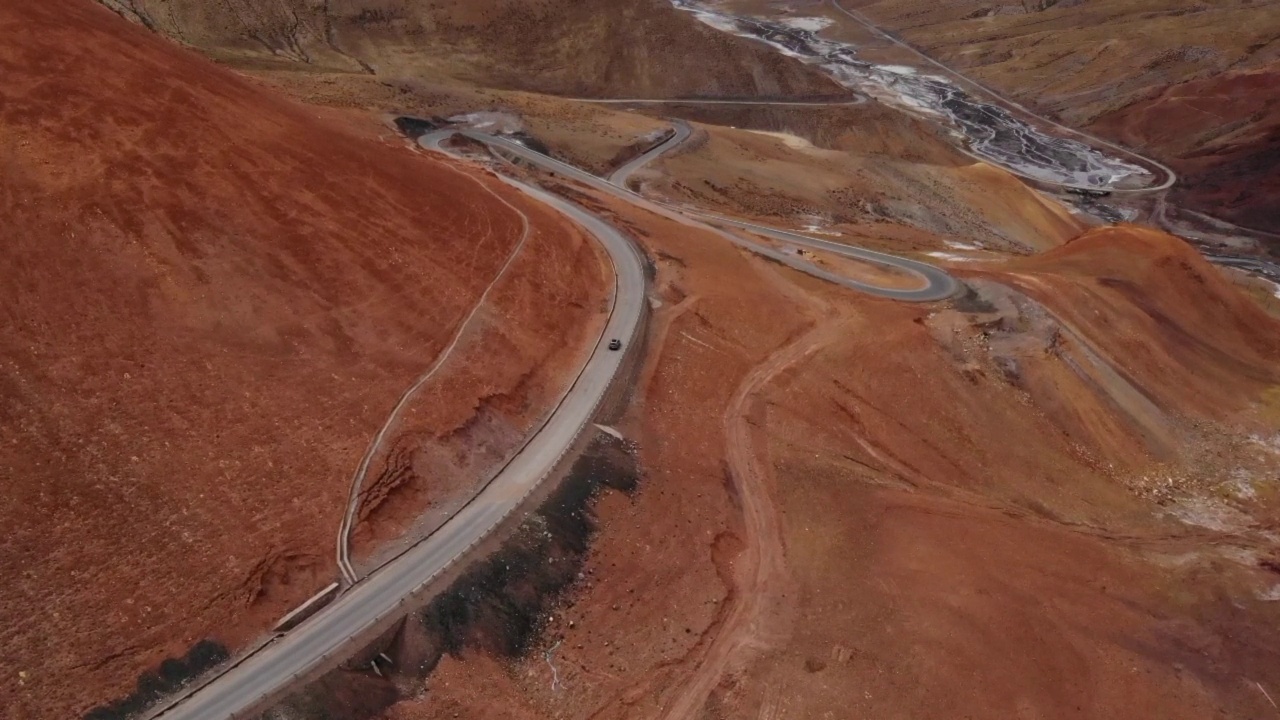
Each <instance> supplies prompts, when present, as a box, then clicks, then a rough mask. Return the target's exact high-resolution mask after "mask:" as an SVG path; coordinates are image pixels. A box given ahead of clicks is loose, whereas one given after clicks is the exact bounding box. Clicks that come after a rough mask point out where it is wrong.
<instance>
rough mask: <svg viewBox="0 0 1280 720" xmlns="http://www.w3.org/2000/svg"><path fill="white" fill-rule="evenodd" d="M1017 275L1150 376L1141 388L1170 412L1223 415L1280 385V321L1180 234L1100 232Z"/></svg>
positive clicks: (1016, 267)
mask: <svg viewBox="0 0 1280 720" xmlns="http://www.w3.org/2000/svg"><path fill="white" fill-rule="evenodd" d="M1007 267H1008V268H1009V269H1010V270H1011V271H1012V272H1013V273H1014V275H1013V277H1012V278H1010V279H1011V280H1013V281H1014V282H1015V284H1018V285H1019V286H1021V287H1022V288H1023V289H1024V290H1026V291H1027V292H1029V293H1030V294H1032V295H1033V296H1036V297H1038V298H1040V299H1041V300H1042V301H1044V302H1046V304H1049V305H1050V306H1051V307H1052V308H1053V309H1054V311H1055V312H1056V313H1057V314H1058V315H1059V317H1061V318H1062V319H1063V320H1065V321H1067V322H1069V323H1071V324H1073V325H1075V326H1076V327H1078V328H1092V329H1093V330H1091V331H1090V332H1088V336H1089V337H1090V338H1092V339H1093V340H1094V341H1095V342H1097V343H1098V344H1099V345H1100V346H1101V347H1103V348H1104V349H1105V350H1106V351H1107V352H1108V354H1110V355H1111V356H1112V357H1113V358H1115V359H1116V360H1118V361H1119V362H1121V363H1122V364H1124V365H1125V366H1127V367H1129V368H1130V369H1132V370H1134V371H1135V372H1138V373H1139V374H1145V376H1146V380H1147V381H1146V382H1144V383H1141V384H1142V385H1143V387H1145V388H1147V389H1148V391H1149V392H1150V393H1152V394H1154V395H1155V396H1156V399H1158V400H1161V401H1162V403H1161V404H1163V405H1164V406H1165V407H1166V408H1176V409H1181V410H1183V411H1185V412H1195V413H1209V414H1219V413H1221V412H1223V411H1227V410H1228V409H1229V408H1238V407H1240V406H1241V405H1242V404H1243V403H1246V402H1248V401H1249V400H1251V399H1253V398H1255V397H1256V396H1257V394H1258V393H1259V392H1260V391H1262V390H1263V389H1265V388H1267V387H1269V386H1270V385H1271V384H1274V383H1276V382H1280V322H1277V321H1276V320H1275V319H1274V318H1273V317H1271V316H1270V315H1268V314H1267V313H1266V312H1265V311H1264V310H1263V309H1262V308H1261V307H1259V306H1258V305H1257V304H1256V303H1254V302H1253V301H1252V300H1250V299H1249V298H1248V297H1246V296H1245V295H1243V294H1242V293H1241V292H1239V291H1238V289H1237V288H1235V287H1234V286H1233V285H1232V284H1231V283H1230V282H1229V281H1228V280H1227V279H1226V278H1225V277H1223V275H1222V273H1221V272H1220V271H1219V270H1217V269H1216V268H1214V267H1213V266H1212V265H1211V264H1210V263H1209V262H1208V261H1206V260H1205V259H1204V258H1203V257H1202V256H1201V255H1200V254H1199V253H1198V252H1196V251H1195V249H1194V248H1192V247H1191V246H1190V245H1187V244H1186V243H1185V242H1183V241H1181V240H1179V239H1178V238H1176V237H1174V236H1172V235H1169V234H1167V233H1164V232H1160V231H1158V230H1152V229H1150V228H1144V227H1138V226H1133V225H1121V226H1117V227H1104V228H1096V229H1093V230H1090V231H1088V232H1086V233H1084V234H1083V235H1081V236H1080V237H1078V238H1076V239H1074V240H1072V241H1071V242H1069V243H1067V244H1066V245H1063V246H1061V247H1058V248H1055V249H1053V250H1050V251H1049V252H1046V253H1044V254H1042V255H1038V256H1034V257H1028V258H1023V259H1019V260H1015V261H1012V262H1010V263H1009V264H1008V266H1007ZM1100 318H1105V322H1101V321H1100ZM1100 328H1105V329H1106V331H1104V332H1098V331H1097V329H1100Z"/></svg>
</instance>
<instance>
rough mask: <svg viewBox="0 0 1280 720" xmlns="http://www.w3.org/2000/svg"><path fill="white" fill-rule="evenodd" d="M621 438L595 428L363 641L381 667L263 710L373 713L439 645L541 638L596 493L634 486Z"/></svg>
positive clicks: (578, 565)
mask: <svg viewBox="0 0 1280 720" xmlns="http://www.w3.org/2000/svg"><path fill="white" fill-rule="evenodd" d="M632 450H633V449H632V448H630V447H629V446H628V445H627V444H626V443H625V442H624V441H622V440H618V439H616V438H614V437H613V436H612V435H608V434H606V433H600V434H599V436H598V437H597V438H596V439H595V440H594V441H593V442H592V443H591V445H590V446H589V447H588V448H587V450H586V452H584V453H583V454H582V456H581V457H580V458H578V460H577V461H576V462H575V463H574V464H573V467H572V468H571V469H570V471H569V474H568V477H566V478H565V479H564V480H563V481H562V482H561V483H560V485H559V487H557V488H556V490H555V491H554V492H553V494H552V495H551V496H550V497H549V498H548V499H547V501H546V502H545V503H543V505H542V506H541V507H540V508H539V509H538V511H537V512H536V513H534V514H533V515H531V516H530V517H529V518H528V519H527V520H525V521H524V522H523V523H521V525H520V527H519V528H518V529H517V530H516V532H515V534H514V535H513V536H512V537H511V538H510V539H509V540H507V541H506V542H505V543H504V544H503V545H502V548H501V549H500V550H499V551H498V552H497V553H495V554H494V555H492V556H490V557H489V558H487V559H485V560H483V561H481V562H479V563H476V564H475V565H474V566H473V567H472V568H471V569H470V570H468V571H467V572H466V573H464V574H463V575H462V576H461V577H460V578H458V579H457V580H456V581H455V582H454V583H453V585H452V586H451V587H450V588H449V589H448V590H447V591H445V592H444V593H442V594H440V595H438V596H436V597H435V598H434V599H432V600H431V602H430V604H429V605H427V607H426V608H424V609H422V610H420V611H418V612H416V613H414V614H413V615H411V616H410V618H409V619H408V620H407V621H406V622H404V623H403V624H402V626H401V628H400V629H399V631H398V632H395V633H393V635H392V636H390V637H387V638H384V639H382V640H379V641H378V642H377V643H375V645H376V646H377V647H372V646H371V647H368V648H361V649H359V651H358V652H353V653H352V655H353V656H355V655H357V654H360V653H361V652H363V653H364V656H367V657H372V656H374V655H377V654H378V653H383V654H385V656H386V658H388V659H390V661H391V662H385V661H384V662H382V663H380V665H379V668H380V670H381V672H383V673H384V675H385V677H379V676H378V675H375V674H374V672H373V670H372V668H370V669H369V670H368V671H365V672H357V671H354V670H351V669H343V670H337V671H334V672H331V673H329V674H328V675H326V676H325V677H324V678H323V679H322V680H321V681H319V682H315V683H312V684H311V685H309V686H308V687H306V688H303V689H302V690H300V691H298V692H296V693H294V694H293V695H291V696H289V697H287V698H286V699H285V700H284V701H283V702H281V703H279V704H278V705H276V706H275V707H273V708H271V709H270V710H268V711H267V712H266V713H264V714H263V715H261V716H260V720H280V719H282V718H289V720H361V719H363V718H372V717H377V716H378V715H379V714H380V713H381V712H383V711H384V710H385V709H386V708H388V707H390V706H391V705H392V704H393V703H394V702H396V700H398V699H400V697H401V695H402V693H406V692H411V691H412V689H413V688H415V687H420V686H421V684H422V682H423V681H424V680H425V679H426V678H427V677H428V676H429V675H430V674H431V671H432V670H434V669H435V667H436V664H437V663H439V661H440V659H441V658H442V657H444V655H445V654H446V653H449V654H453V655H459V654H461V653H462V651H463V650H464V649H469V650H475V651H480V652H486V653H489V654H491V655H493V656H495V657H497V658H500V659H505V660H514V659H517V658H520V657H523V656H524V655H525V654H526V653H528V652H530V651H531V650H532V649H533V648H534V647H535V646H536V645H537V643H538V638H539V636H540V635H541V633H542V631H543V628H544V623H545V622H546V620H547V618H548V617H549V616H550V615H551V614H552V612H551V611H552V608H553V607H554V606H555V604H556V603H558V602H560V601H561V599H562V598H563V596H564V594H565V591H566V590H568V589H570V588H571V587H572V586H573V585H574V583H576V582H577V581H578V580H579V578H580V577H581V571H582V568H583V564H584V562H585V560H586V556H587V551H588V549H589V547H590V542H591V538H592V536H593V535H594V534H595V532H596V519H595V515H594V512H593V510H592V507H593V504H594V500H595V499H596V497H598V496H599V495H600V494H601V493H602V492H605V491H607V490H620V491H622V492H626V493H631V492H634V491H635V489H636V488H637V486H638V483H639V479H640V475H639V468H638V467H637V465H636V462H635V458H634V454H633V452H632Z"/></svg>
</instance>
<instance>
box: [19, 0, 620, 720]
mask: <svg viewBox="0 0 1280 720" xmlns="http://www.w3.org/2000/svg"><path fill="white" fill-rule="evenodd" d="M0 33H3V35H4V37H5V38H6V40H5V42H4V44H3V47H0V174H2V177H3V180H2V182H0V236H2V237H3V241H2V242H0V268H2V269H3V276H4V283H3V284H0V306H2V307H3V311H2V312H0V325H2V329H3V331H2V332H0V437H3V438H4V442H3V443H0V473H2V474H3V476H4V478H5V500H4V502H2V503H0V522H3V525H4V527H5V528H6V531H5V533H4V535H3V538H0V567H3V569H4V574H5V577H6V590H5V592H4V593H2V594H0V616H3V617H4V618H5V622H4V623H3V628H0V648H3V660H0V667H2V668H3V672H4V675H5V677H6V681H5V683H4V685H3V689H0V715H2V716H4V717H6V718H15V719H16V718H31V719H36V718H50V719H54V718H56V719H58V720H65V719H66V718H71V717H78V716H80V715H82V714H83V713H84V712H86V711H87V710H89V709H90V708H91V707H93V706H95V705H99V704H103V703H106V702H108V701H113V700H116V699H118V698H121V697H123V696H125V695H127V694H129V693H130V692H131V691H132V690H133V689H134V687H135V683H136V682H137V679H138V677H139V675H140V674H141V673H142V672H143V671H144V670H150V669H153V668H155V667H156V666H157V665H158V664H159V663H160V661H161V660H163V659H164V658H166V657H170V656H180V655H182V654H183V653H185V652H186V651H187V650H188V648H189V647H190V646H192V645H193V643H196V642H197V641H201V640H209V641H212V642H213V643H215V644H216V645H219V646H222V647H223V648H224V649H226V650H230V651H235V650H237V649H239V648H241V647H242V646H244V644H245V643H247V642H249V641H251V640H252V639H253V638H255V637H256V636H258V635H259V634H260V633H263V632H265V631H266V630H267V629H268V628H269V627H270V626H271V625H272V624H273V623H274V622H275V620H276V619H277V618H278V617H279V616H280V615H282V614H283V613H284V612H285V611H287V610H288V609H290V608H291V607H293V606H294V605H296V604H297V603H298V602H300V601H301V600H303V599H305V598H307V597H308V596H309V595H311V594H312V593H313V592H315V591H316V590H317V589H318V588H320V587H323V586H324V585H327V584H328V583H330V582H331V581H333V580H334V579H336V572H335V568H334V561H333V555H334V549H333V548H334V541H335V537H336V533H337V528H338V523H339V519H340V517H341V514H342V510H343V507H344V505H345V504H346V500H347V488H348V483H349V482H350V477H351V473H352V470H353V469H354V467H355V465H356V462H357V461H358V459H359V458H360V455H361V453H362V452H364V449H365V447H366V445H367V444H368V443H369V441H370V439H371V437H372V436H373V433H374V432H375V431H376V430H377V428H378V427H379V426H380V425H381V424H382V422H383V420H384V418H385V417H386V416H387V413H388V412H389V411H390V409H391V407H392V406H393V405H394V403H395V402H396V398H397V397H398V396H399V395H400V393H401V392H402V391H404V390H405V389H406V388H407V387H408V386H409V385H410V384H411V383H412V382H413V381H414V379H415V378H416V377H417V376H419V375H420V374H421V373H422V372H423V371H424V370H425V369H426V368H427V367H428V366H429V365H430V364H431V363H432V361H433V360H434V359H435V358H436V356H437V355H438V354H439V353H440V352H441V350H442V349H443V348H444V347H445V346H446V345H447V344H448V343H449V342H450V340H451V338H453V337H454V336H455V334H458V333H460V332H461V331H462V330H463V329H464V328H463V326H462V323H463V319H464V318H465V317H467V316H468V315H469V314H471V312H472V310H473V308H474V307H476V304H477V301H478V300H479V298H480V296H481V293H482V292H484V291H485V289H486V288H487V287H489V286H490V285H491V284H493V286H494V287H493V292H492V293H491V294H490V295H489V298H488V300H487V301H486V303H485V304H484V305H483V306H482V307H481V308H480V309H479V310H478V311H477V314H476V319H475V320H474V321H472V322H471V323H469V324H468V325H467V326H466V328H465V330H466V332H465V333H464V334H462V335H461V336H460V339H459V342H458V346H457V350H456V354H457V355H458V356H459V358H460V362H461V363H462V364H463V366H464V367H465V369H466V372H452V371H450V370H449V369H448V366H446V371H445V373H444V376H442V377H443V379H445V380H447V382H441V383H440V384H438V385H437V386H432V387H429V388H428V390H430V400H431V403H430V406H429V407H428V408H426V409H424V410H417V409H413V408H411V410H410V412H409V413H407V417H408V418H409V420H408V422H411V429H412V431H413V432H414V433H415V435H414V438H415V441H414V442H413V443H406V445H407V447H408V449H409V450H412V449H413V448H414V447H416V446H419V445H435V446H439V447H441V448H448V447H449V446H450V445H449V444H450V443H456V444H458V445H459V447H457V448H455V449H456V450H457V452H456V453H454V454H453V455H452V457H454V459H455V461H457V462H458V463H459V464H462V465H466V464H467V462H468V461H467V453H468V452H469V451H470V449H471V448H473V447H474V446H475V445H476V443H475V439H474V438H473V437H472V436H470V435H469V434H468V433H471V432H475V431H476V429H477V428H479V429H481V430H484V429H489V431H490V434H489V436H488V437H487V443H486V446H485V448H484V450H485V452H489V453H493V452H498V453H501V452H502V450H503V447H504V446H503V443H504V442H507V441H509V440H510V439H511V438H512V437H515V438H519V437H522V436H523V434H524V430H525V428H526V427H527V425H528V423H529V422H531V421H532V420H533V419H534V417H536V416H537V415H538V414H540V413H541V412H543V410H544V409H545V407H547V405H548V402H549V400H550V399H551V398H552V397H553V396H556V394H557V393H558V392H559V389H560V387H561V385H562V381H563V379H564V378H563V377H562V376H561V372H562V371H563V370H565V369H567V368H568V367H570V366H576V365H577V363H578V361H579V359H580V353H581V352H582V350H583V349H584V346H585V341H586V340H587V339H588V338H587V333H589V332H590V331H591V330H592V328H593V324H594V323H593V319H594V318H596V316H597V314H598V312H599V310H600V308H601V307H602V306H603V300H604V299H605V298H606V297H607V293H608V287H609V285H608V284H607V283H606V278H607V268H606V266H605V265H604V264H603V263H604V261H603V259H602V258H601V257H600V256H598V255H597V253H596V250H595V248H594V244H593V243H590V242H588V241H587V240H586V239H585V238H584V237H583V236H582V235H581V234H580V233H579V232H578V231H577V230H576V229H575V228H574V226H572V225H570V224H568V223H567V222H566V221H565V220H564V219H562V218H561V217H560V216H558V215H556V214H554V213H552V212H550V211H549V210H547V209H546V208H545V207H544V206H542V205H538V204H534V203H530V202H528V201H526V200H525V199H523V196H520V195H518V194H517V193H515V192H514V191H512V190H510V189H508V188H507V187H506V186H505V185H503V184H501V183H499V182H498V181H496V180H495V179H493V178H491V177H487V176H484V175H483V174H481V173H479V172H477V171H474V170H466V171H464V170H460V169H458V168H457V167H454V166H451V165H449V164H446V163H442V162H439V161H435V160H430V159H428V158H425V157H422V156H420V155H415V153H414V152H412V151H411V150H409V149H408V148H406V147H405V144H404V142H403V140H402V139H399V138H398V137H392V136H391V134H390V133H386V136H385V137H379V135H378V130H377V126H376V124H374V123H373V122H372V121H370V120H368V119H365V118H361V119H360V121H359V123H357V122H355V121H353V119H352V118H350V117H347V116H344V115H340V114H337V113H334V112H330V111H323V110H318V109H316V108H308V107H303V106H300V105H297V104H295V103H293V102H291V101H287V100H284V99H282V98H281V97H280V96H278V95H276V94H273V93H272V92H269V91H266V90H265V89H264V88H262V87H260V86H259V85H258V84H257V83H255V82H250V81H247V80H245V79H243V78H241V77H239V76H237V75H236V74H235V73H233V72H230V71H227V70H224V69H222V68H219V67H217V66H216V65H214V64H213V63H210V62H209V61H207V60H205V59H204V58H201V57H199V56H198V55H196V54H195V53H192V52H189V51H186V50H183V49H181V48H179V47H178V46H177V45H175V44H173V43H171V42H169V41H167V40H165V39H163V38H160V37H157V36H155V35H153V34H151V33H148V32H147V31H145V30H144V29H143V28H141V27H140V26H137V25H132V24H130V23H127V22H125V21H123V20H121V19H120V18H119V17H117V16H116V15H114V14H113V13H111V12H109V11H107V10H106V9H104V8H102V7H100V6H98V5H96V4H94V3H92V2H89V0H66V1H65V2H58V3H36V4H13V3H7V4H4V5H3V6H0ZM522 238H523V239H524V243H523V248H524V249H523V251H521V252H520V253H519V254H518V255H514V259H513V260H512V261H511V263H510V266H509V269H508V270H507V271H506V272H505V273H504V274H502V275H501V277H499V272H500V270H501V269H502V268H503V267H504V265H506V264H507V261H508V258H511V257H513V253H514V252H515V250H516V249H517V248H518V247H521V241H522ZM551 308H554V312H552V311H551ZM592 342H593V343H594V339H592ZM493 428H499V429H501V430H503V431H504V432H505V434H500V433H497V432H496V431H494V430H493ZM395 434H396V433H395V432H394V431H393V433H392V436H393V437H394V436H395ZM415 443H416V444H415ZM485 459H486V458H480V459H479V460H476V461H475V463H474V464H475V465H476V466H477V467H483V461H484V460H485ZM414 470H415V467H413V466H411V467H410V468H408V469H407V471H406V469H404V468H400V469H398V471H397V474H396V482H395V483H381V486H382V487H381V490H380V491H381V493H382V496H381V497H379V498H378V507H379V508H383V509H384V514H385V513H386V512H390V516H391V517H394V516H396V515H403V514H410V515H411V514H413V513H414V512H416V511H420V510H421V509H422V507H423V506H424V505H427V504H430V503H433V502H435V501H436V500H438V499H439V495H440V493H441V492H443V489H442V487H441V486H440V485H436V484H433V483H435V482H436V481H437V480H439V481H440V482H442V483H444V485H446V486H449V487H452V486H450V485H449V483H455V484H456V483H457V482H459V480H458V478H454V477H452V476H449V475H448V474H447V473H442V474H441V475H440V476H433V477H432V478H431V480H430V481H428V480H426V479H424V478H422V477H418V476H417V475H415V472H414ZM468 470H469V471H470V470H474V468H468ZM459 476H460V477H461V478H463V479H464V480H465V481H466V482H475V481H476V480H477V479H480V478H479V476H478V475H477V474H476V473H474V472H466V473H459ZM397 489H401V491H400V492H397ZM464 489H465V488H464ZM392 510H393V511H392ZM377 518H378V516H377V515H374V516H373V517H372V518H371V521H376V520H377ZM203 647H205V649H208V647H211V646H203ZM202 652H203V651H202ZM214 654H216V653H214ZM166 667H167V666H166ZM162 669H164V668H162Z"/></svg>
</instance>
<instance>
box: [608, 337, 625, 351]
mask: <svg viewBox="0 0 1280 720" xmlns="http://www.w3.org/2000/svg"><path fill="white" fill-rule="evenodd" d="M621 347H622V341H621V340H619V339H618V338H614V339H612V340H610V341H609V349H610V350H617V349H619V348H621Z"/></svg>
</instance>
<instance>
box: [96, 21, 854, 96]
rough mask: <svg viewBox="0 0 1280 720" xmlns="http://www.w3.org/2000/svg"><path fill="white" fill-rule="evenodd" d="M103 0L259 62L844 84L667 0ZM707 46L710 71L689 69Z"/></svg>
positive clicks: (631, 81)
mask: <svg viewBox="0 0 1280 720" xmlns="http://www.w3.org/2000/svg"><path fill="white" fill-rule="evenodd" d="M102 1H103V2H104V4H106V5H107V6H108V7H112V8H114V9H116V10H118V11H119V12H120V13H121V14H122V15H124V16H126V17H130V18H132V19H135V20H137V21H139V22H142V23H144V24H146V25H147V26H148V27H151V28H154V29H155V30H157V31H159V32H162V33H164V34H167V35H169V36H170V37H173V38H174V39H176V40H179V41H181V42H183V43H187V44H190V45H192V46H194V47H196V48H199V49H201V50H204V51H205V52H208V53H209V54H211V55H213V56H214V57H215V58H218V59H221V60H225V61H227V62H230V63H233V64H235V65H238V66H242V67H247V68H257V69H266V68H271V67H273V66H279V65H281V64H284V65H289V66H292V68H293V69H295V70H309V71H315V72H327V71H333V70H347V71H351V72H366V73H369V74H373V75H376V76H377V77H378V78H379V79H380V80H383V81H430V82H440V81H441V79H442V78H453V79H457V80H462V81H466V82H469V83H474V84H476V85H479V86H484V87H501V88H514V89H525V90H534V91H538V92H547V93H553V94H559V95H569V96H577V95H584V96H603V97H650V96H652V97H673V96H684V95H709V96H725V95H728V96H735V95H738V96H753V95H760V94H763V95H812V94H826V95H832V94H839V93H841V88H840V87H839V86H837V85H836V84H835V83H833V82H831V81H830V80H829V79H827V78H826V77H825V76H824V75H822V74H821V73H820V72H818V71H816V70H813V69H810V68H807V67H805V66H803V65H801V64H799V63H797V62H795V61H792V60H789V59H787V58H782V57H778V56H777V54H776V53H771V52H769V51H768V50H767V49H766V48H763V47H759V46H757V45H753V44H751V43H748V42H745V41H743V40H740V39H737V38H733V37H729V36H726V35H725V34H724V33H720V32H717V31H715V30H713V29H711V28H708V27H705V26H703V25H701V24H699V23H697V22H696V21H694V20H693V19H692V18H691V17H690V16H689V15H688V14H687V13H681V12H679V11H677V10H675V9H674V8H673V7H672V6H671V4H670V3H669V2H668V1H667V0H634V1H628V2H615V1H613V0H587V1H585V2H583V1H579V0H542V1H541V2H525V1H524V0H479V1H477V0H448V1H446V2H434V3H427V2H416V1H414V0H332V1H330V2H325V3H314V2H304V1H303V0H285V1H283V2H273V3H265V2H253V1H252V0H230V1H229V2H224V3H217V4H212V3H207V2H203V1H202V0H174V1H168V0H166V1H164V2H159V1H157V0H102ZM695 57H696V58H699V59H700V60H701V61H702V63H701V64H700V66H699V68H698V72H688V62H689V60H690V58H695Z"/></svg>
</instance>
